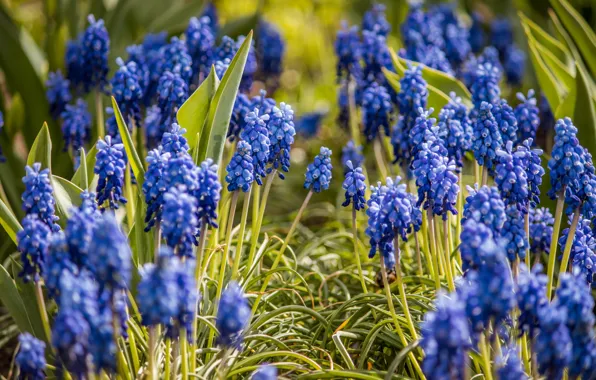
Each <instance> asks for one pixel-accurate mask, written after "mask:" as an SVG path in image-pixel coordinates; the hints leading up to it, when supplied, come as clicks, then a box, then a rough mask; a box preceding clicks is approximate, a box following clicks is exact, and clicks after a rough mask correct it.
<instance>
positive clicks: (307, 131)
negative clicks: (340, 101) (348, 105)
mask: <svg viewBox="0 0 596 380" xmlns="http://www.w3.org/2000/svg"><path fill="white" fill-rule="evenodd" d="M340 112H343V111H340ZM325 116H327V112H326V111H313V112H309V113H306V114H303V115H302V116H301V117H300V118H299V119H298V120H296V121H295V123H294V129H295V130H296V133H297V134H299V135H301V136H302V137H305V138H309V137H313V136H315V135H316V134H317V133H319V130H320V128H321V124H322V121H323V119H324V118H325ZM338 122H339V123H341V121H339V120H338ZM341 126H343V125H341Z"/></svg>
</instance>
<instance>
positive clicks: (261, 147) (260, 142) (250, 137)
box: [240, 109, 271, 185]
mask: <svg viewBox="0 0 596 380" xmlns="http://www.w3.org/2000/svg"><path fill="white" fill-rule="evenodd" d="M245 122H246V125H245V127H244V129H243V130H242V132H241V133H240V138H241V139H242V140H244V141H246V142H248V143H249V144H250V146H251V148H252V158H253V165H254V175H253V176H254V179H255V181H256V182H257V183H258V184H259V185H262V184H263V181H262V178H264V177H265V176H266V174H265V166H266V165H267V161H268V159H269V154H270V145H271V142H270V140H269V130H268V128H267V124H268V123H269V115H268V114H263V113H262V112H261V111H260V110H259V109H254V111H252V112H249V113H248V115H246V119H245Z"/></svg>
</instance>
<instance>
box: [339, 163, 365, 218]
mask: <svg viewBox="0 0 596 380" xmlns="http://www.w3.org/2000/svg"><path fill="white" fill-rule="evenodd" d="M346 167H347V171H346V179H345V180H344V183H343V185H342V188H343V189H344V190H345V191H346V194H345V195H346V200H345V201H344V203H342V206H344V207H347V206H349V205H350V203H354V208H355V209H356V211H358V210H360V209H362V208H364V205H365V204H366V200H365V199H364V193H365V191H366V183H365V182H364V181H365V180H366V178H365V177H364V174H362V168H361V167H359V166H357V167H356V168H354V166H353V165H352V161H348V162H346Z"/></svg>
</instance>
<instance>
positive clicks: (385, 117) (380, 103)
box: [362, 82, 392, 141]
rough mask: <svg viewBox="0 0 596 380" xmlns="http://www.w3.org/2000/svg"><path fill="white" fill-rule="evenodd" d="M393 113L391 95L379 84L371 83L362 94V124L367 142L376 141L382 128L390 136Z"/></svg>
mask: <svg viewBox="0 0 596 380" xmlns="http://www.w3.org/2000/svg"><path fill="white" fill-rule="evenodd" d="M391 113H392V107H391V98H390V97H389V93H388V92H387V90H386V89H385V87H383V86H379V84H378V83H377V82H373V83H371V84H370V86H369V87H367V88H366V89H365V90H364V93H363V94H362V124H363V125H364V135H365V136H366V140H367V141H372V140H374V139H375V138H376V137H377V136H378V135H379V133H380V132H379V131H380V130H381V128H382V129H383V130H384V131H385V135H387V136H389V134H390V132H389V127H390V119H391Z"/></svg>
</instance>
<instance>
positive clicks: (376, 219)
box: [366, 178, 395, 268]
mask: <svg viewBox="0 0 596 380" xmlns="http://www.w3.org/2000/svg"><path fill="white" fill-rule="evenodd" d="M389 186H393V180H392V179H391V178H388V179H387V186H382V185H381V183H380V182H378V183H377V186H371V187H370V188H371V196H370V199H369V200H368V202H367V205H368V208H367V210H366V215H367V216H368V226H367V228H366V235H367V236H368V237H369V242H370V247H371V248H370V251H369V253H368V257H369V258H373V257H374V256H375V254H376V253H377V250H378V251H380V254H381V255H382V256H383V259H384V261H385V266H386V267H387V268H393V267H395V255H394V254H393V240H392V239H391V238H389V239H387V238H385V236H384V232H385V228H384V227H385V226H384V225H383V224H382V222H381V207H380V204H381V203H382V202H383V198H384V196H385V194H386V193H387V191H388V190H389Z"/></svg>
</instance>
